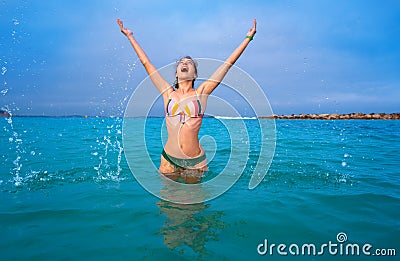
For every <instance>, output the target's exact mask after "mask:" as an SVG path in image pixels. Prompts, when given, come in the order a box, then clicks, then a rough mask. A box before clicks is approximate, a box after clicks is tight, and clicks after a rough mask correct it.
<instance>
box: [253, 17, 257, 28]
mask: <svg viewBox="0 0 400 261" xmlns="http://www.w3.org/2000/svg"><path fill="white" fill-rule="evenodd" d="M253 28H254V30H255V29H257V20H256V19H255V18H254V21H253Z"/></svg>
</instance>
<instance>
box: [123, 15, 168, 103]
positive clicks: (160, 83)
mask: <svg viewBox="0 0 400 261" xmlns="http://www.w3.org/2000/svg"><path fill="white" fill-rule="evenodd" d="M117 23H118V25H119V28H120V29H121V32H122V33H123V34H124V35H125V36H126V37H127V38H128V39H129V41H130V43H131V45H132V47H133V49H134V50H135V52H136V54H137V56H138V57H139V60H140V62H141V63H142V64H143V66H144V68H145V69H146V72H147V74H148V75H149V76H150V79H151V81H152V82H153V84H154V85H155V86H156V87H157V89H158V90H159V91H160V92H161V94H162V95H163V96H164V95H167V94H168V93H169V92H171V91H173V88H172V87H171V85H170V84H169V83H168V82H167V81H166V80H165V79H164V78H163V77H162V75H161V74H160V73H159V72H158V70H157V69H156V67H155V66H154V65H153V64H152V63H151V62H150V59H149V58H148V57H147V55H146V53H145V52H144V51H143V49H142V47H140V45H139V43H138V42H137V41H136V39H135V38H134V37H133V33H132V31H131V30H129V29H128V28H125V27H124V25H123V23H122V21H121V19H117Z"/></svg>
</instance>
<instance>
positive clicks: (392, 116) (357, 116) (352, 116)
mask: <svg viewBox="0 0 400 261" xmlns="http://www.w3.org/2000/svg"><path fill="white" fill-rule="evenodd" d="M258 118H259V119H272V118H274V119H285V120H400V113H367V114H364V113H362V112H359V113H346V114H337V113H333V114H328V113H323V114H292V115H276V114H274V115H273V116H261V117H258Z"/></svg>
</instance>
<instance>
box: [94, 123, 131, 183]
mask: <svg viewBox="0 0 400 261" xmlns="http://www.w3.org/2000/svg"><path fill="white" fill-rule="evenodd" d="M107 120H109V119H107ZM101 123H102V124H104V123H105V120H104V119H103V120H102V121H101ZM121 124H122V120H121V119H119V118H116V119H115V122H114V124H111V125H106V127H105V129H104V128H103V129H102V132H103V137H101V138H97V139H96V143H97V146H96V147H94V149H95V151H93V152H92V153H91V155H93V156H96V157H97V159H98V164H97V165H95V166H94V167H93V169H94V170H95V171H96V173H97V177H96V178H95V180H96V181H103V180H111V181H122V180H125V177H123V176H122V167H121V161H122V153H123V147H122V143H121V141H120V140H121V139H122V131H121V128H122V127H121ZM104 131H105V132H106V133H105V134H104ZM115 157H116V162H117V164H116V166H115V165H113V164H110V162H111V161H112V162H114V161H113V160H112V159H115Z"/></svg>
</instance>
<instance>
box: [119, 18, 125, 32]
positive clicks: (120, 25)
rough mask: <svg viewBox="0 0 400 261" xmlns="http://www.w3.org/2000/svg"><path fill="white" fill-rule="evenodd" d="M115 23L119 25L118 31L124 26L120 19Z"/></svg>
mask: <svg viewBox="0 0 400 261" xmlns="http://www.w3.org/2000/svg"><path fill="white" fill-rule="evenodd" d="M117 23H118V25H119V29H121V30H122V29H123V28H124V24H123V23H122V20H121V19H119V18H118V19H117Z"/></svg>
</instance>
